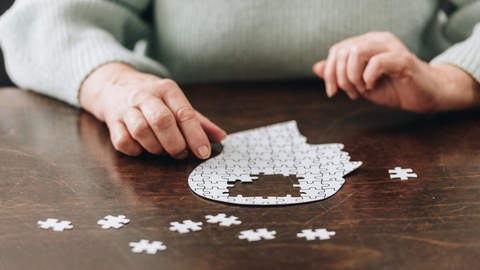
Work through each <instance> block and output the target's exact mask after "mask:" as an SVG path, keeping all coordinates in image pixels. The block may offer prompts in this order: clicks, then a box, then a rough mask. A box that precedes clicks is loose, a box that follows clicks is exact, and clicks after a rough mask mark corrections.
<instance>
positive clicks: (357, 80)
mask: <svg viewBox="0 0 480 270" xmlns="http://www.w3.org/2000/svg"><path fill="white" fill-rule="evenodd" d="M347 76H348V79H349V80H350V81H351V82H353V83H354V84H356V85H358V84H359V83H361V81H362V76H361V74H359V73H356V72H355V73H354V72H351V73H348V74H347Z"/></svg>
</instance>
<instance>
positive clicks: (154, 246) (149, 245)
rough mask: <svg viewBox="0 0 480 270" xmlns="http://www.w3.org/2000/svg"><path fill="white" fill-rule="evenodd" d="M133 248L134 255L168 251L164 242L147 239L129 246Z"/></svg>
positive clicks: (131, 243)
mask: <svg viewBox="0 0 480 270" xmlns="http://www.w3.org/2000/svg"><path fill="white" fill-rule="evenodd" d="M129 245H130V246H131V247H132V252H133V253H142V252H145V253H147V254H152V255H153V254H157V251H159V250H165V249H167V246H165V245H164V244H163V243H162V242H160V241H152V242H150V241H148V240H146V239H142V240H140V241H139V242H130V244H129Z"/></svg>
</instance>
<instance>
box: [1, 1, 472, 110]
mask: <svg viewBox="0 0 480 270" xmlns="http://www.w3.org/2000/svg"><path fill="white" fill-rule="evenodd" d="M440 2H441V1H440V0H422V1H418V0H404V1H398V0H383V1H376V0H362V1H353V0H302V1H300V0H241V1H225V0H181V1H179V0H155V1H154V0H152V1H149V0H110V1H106V0H68V1H66V0H17V1H16V2H15V4H14V6H13V7H12V8H11V9H10V10H9V11H7V12H6V13H5V14H4V15H3V16H2V17H1V18H0V46H1V47H2V49H3V51H4V53H5V62H6V67H7V72H8V73H9V75H10V77H11V79H12V80H13V81H14V82H15V83H16V84H17V85H18V86H20V87H22V88H27V89H32V90H34V91H37V92H40V93H43V94H46V95H49V96H51V97H55V98H58V99H60V100H63V101H65V102H68V103H70V104H72V105H75V106H79V103H78V91H79V89H80V87H81V84H82V82H83V81H84V80H85V78H86V77H87V76H88V75H89V74H90V73H91V72H93V71H94V70H95V69H96V68H98V67H99V66H101V65H103V64H105V63H108V62H115V61H118V62H124V63H128V64H130V65H131V66H133V67H135V68H136V69H138V70H140V71H144V72H148V73H152V74H157V75H159V76H161V77H166V76H171V77H172V78H173V79H175V80H177V81H179V82H199V81H227V80H259V79H261V80H266V79H289V78H307V77H313V73H312V71H311V67H312V65H313V64H314V63H315V62H317V61H319V60H321V59H324V58H325V57H326V56H327V53H328V49H329V48H330V46H331V45H333V44H334V43H336V42H338V41H341V40H343V39H345V38H348V37H351V36H355V35H360V34H363V33H366V32H369V31H390V32H393V33H394V34H395V35H397V36H398V37H399V38H400V39H401V40H402V41H403V42H404V43H405V44H406V45H407V47H408V48H409V49H410V50H411V51H412V52H414V53H416V54H417V55H418V56H419V57H421V58H423V59H425V60H427V61H428V60H430V58H432V57H434V56H435V58H434V60H433V61H434V63H443V62H446V63H451V64H454V65H457V66H459V67H460V68H462V69H464V70H465V71H467V72H469V73H470V74H471V75H472V76H473V77H474V78H476V79H477V80H479V81H480V51H479V50H480V26H477V27H476V28H475V31H473V29H474V27H475V25H479V23H478V22H479V21H480V1H475V0H456V1H454V2H455V3H456V4H457V7H458V8H457V10H456V11H455V12H454V13H453V14H451V15H450V16H449V17H447V16H445V15H444V16H440V15H439V6H440ZM149 14H150V16H148V15H149ZM151 14H153V16H151ZM151 18H153V19H151ZM472 33H473V34H472ZM141 40H143V41H146V42H147V44H148V46H147V49H146V51H145V53H141V52H139V51H136V50H134V48H135V45H136V44H137V43H138V41H141Z"/></svg>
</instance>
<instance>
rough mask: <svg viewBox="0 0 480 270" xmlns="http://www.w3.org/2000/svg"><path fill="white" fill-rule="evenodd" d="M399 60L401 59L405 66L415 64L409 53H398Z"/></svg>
mask: <svg viewBox="0 0 480 270" xmlns="http://www.w3.org/2000/svg"><path fill="white" fill-rule="evenodd" d="M400 59H403V62H404V64H405V65H406V66H411V65H412V64H413V63H414V62H415V56H414V55H413V54H412V53H410V52H402V53H400Z"/></svg>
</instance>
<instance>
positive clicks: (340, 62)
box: [336, 48, 359, 100]
mask: <svg viewBox="0 0 480 270" xmlns="http://www.w3.org/2000/svg"><path fill="white" fill-rule="evenodd" d="M348 58H349V51H348V49H346V48H340V49H338V51H337V66H336V74H337V85H338V87H340V88H341V89H343V90H344V91H345V93H347V95H348V97H349V98H350V99H352V100H355V99H357V98H358V96H359V95H358V93H357V91H356V90H355V87H354V86H353V84H351V83H350V81H349V80H348V78H347V62H348Z"/></svg>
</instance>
